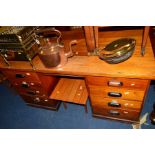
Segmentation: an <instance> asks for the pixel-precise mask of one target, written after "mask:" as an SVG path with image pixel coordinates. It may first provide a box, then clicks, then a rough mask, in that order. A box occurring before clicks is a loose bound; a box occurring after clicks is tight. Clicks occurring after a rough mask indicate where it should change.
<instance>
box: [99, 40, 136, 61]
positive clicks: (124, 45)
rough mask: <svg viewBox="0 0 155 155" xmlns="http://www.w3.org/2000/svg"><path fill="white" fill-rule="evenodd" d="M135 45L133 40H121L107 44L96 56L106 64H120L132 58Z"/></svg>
mask: <svg viewBox="0 0 155 155" xmlns="http://www.w3.org/2000/svg"><path fill="white" fill-rule="evenodd" d="M135 45H136V40H135V39H132V38H121V39H118V40H115V41H113V42H111V43H109V44H108V45H107V46H106V47H104V48H103V49H101V50H100V51H99V52H98V56H99V58H100V59H102V60H104V61H106V62H107V63H111V64H115V63H120V62H123V61H125V60H127V59H128V58H129V57H131V56H132V54H133V52H134V49H135Z"/></svg>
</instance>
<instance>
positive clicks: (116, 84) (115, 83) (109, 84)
mask: <svg viewBox="0 0 155 155" xmlns="http://www.w3.org/2000/svg"><path fill="white" fill-rule="evenodd" d="M108 86H115V87H120V86H123V82H121V81H108Z"/></svg>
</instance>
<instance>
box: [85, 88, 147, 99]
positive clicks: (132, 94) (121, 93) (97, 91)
mask: <svg viewBox="0 0 155 155" xmlns="http://www.w3.org/2000/svg"><path fill="white" fill-rule="evenodd" d="M88 87H89V92H90V94H91V95H95V96H100V97H101V98H105V97H106V98H107V97H110V98H113V99H116V98H117V99H123V100H135V101H143V98H144V94H145V91H143V90H130V89H126V88H115V87H103V86H88Z"/></svg>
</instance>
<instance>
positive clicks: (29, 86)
mask: <svg viewBox="0 0 155 155" xmlns="http://www.w3.org/2000/svg"><path fill="white" fill-rule="evenodd" d="M3 74H4V75H5V76H6V77H7V78H8V80H9V81H10V82H11V84H12V86H13V87H14V88H15V89H16V91H17V92H18V93H19V94H20V96H21V97H22V98H23V99H24V101H26V102H27V104H28V105H31V106H35V107H42V108H46V109H52V110H58V108H59V106H60V102H59V101H57V100H52V99H49V95H50V93H51V91H52V90H53V89H54V87H55V85H56V84H57V82H58V80H59V79H58V78H56V77H53V76H46V75H45V74H41V73H35V72H34V71H19V70H5V71H3Z"/></svg>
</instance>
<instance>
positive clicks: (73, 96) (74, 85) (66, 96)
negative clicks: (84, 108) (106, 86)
mask: <svg viewBox="0 0 155 155" xmlns="http://www.w3.org/2000/svg"><path fill="white" fill-rule="evenodd" d="M50 98H51V99H56V100H61V101H66V102H72V103H77V104H81V105H86V101H87V98H88V93H87V89H86V86H85V81H84V80H83V79H69V78H61V79H60V81H59V83H58V84H57V86H56V88H55V89H54V91H53V92H52V94H51V95H50Z"/></svg>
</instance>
